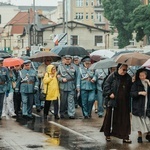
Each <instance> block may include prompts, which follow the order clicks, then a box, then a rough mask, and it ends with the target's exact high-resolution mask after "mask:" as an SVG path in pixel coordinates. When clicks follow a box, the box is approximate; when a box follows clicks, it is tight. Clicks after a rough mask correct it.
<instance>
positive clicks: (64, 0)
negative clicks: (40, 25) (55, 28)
mask: <svg viewBox="0 0 150 150" xmlns="http://www.w3.org/2000/svg"><path fill="white" fill-rule="evenodd" d="M65 3H66V0H63V33H65Z"/></svg>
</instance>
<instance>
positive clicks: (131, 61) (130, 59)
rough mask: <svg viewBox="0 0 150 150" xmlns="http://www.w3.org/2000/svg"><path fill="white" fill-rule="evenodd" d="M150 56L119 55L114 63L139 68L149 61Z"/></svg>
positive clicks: (136, 54) (140, 54) (135, 54)
mask: <svg viewBox="0 0 150 150" xmlns="http://www.w3.org/2000/svg"><path fill="white" fill-rule="evenodd" d="M149 58H150V56H148V55H145V54H142V53H137V52H133V53H127V54H121V55H119V56H118V57H117V58H116V59H115V62H117V63H122V64H127V65H129V66H141V65H143V64H144V63H145V62H146V61H147V59H149Z"/></svg>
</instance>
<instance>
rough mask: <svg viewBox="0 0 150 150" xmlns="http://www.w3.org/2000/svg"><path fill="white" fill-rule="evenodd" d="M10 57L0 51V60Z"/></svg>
mask: <svg viewBox="0 0 150 150" xmlns="http://www.w3.org/2000/svg"><path fill="white" fill-rule="evenodd" d="M9 57H11V55H10V54H9V53H7V52H5V51H0V58H9Z"/></svg>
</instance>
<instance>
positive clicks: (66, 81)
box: [57, 55, 77, 119]
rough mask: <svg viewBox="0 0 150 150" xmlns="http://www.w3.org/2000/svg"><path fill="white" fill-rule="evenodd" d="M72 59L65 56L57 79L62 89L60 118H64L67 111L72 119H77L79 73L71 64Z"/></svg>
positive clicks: (59, 67)
mask: <svg viewBox="0 0 150 150" xmlns="http://www.w3.org/2000/svg"><path fill="white" fill-rule="evenodd" d="M71 61H72V57H71V56H70V55H65V56H64V57H63V62H62V63H61V64H60V65H59V66H58V73H57V78H58V81H59V88H60V117H61V118H64V117H65V113H66V111H67V112H68V116H69V118H70V119H75V103H74V96H75V89H76V86H75V85H76V84H75V82H76V76H77V71H76V67H75V65H74V64H72V63H71Z"/></svg>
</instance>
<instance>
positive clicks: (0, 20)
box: [0, 15, 2, 24]
mask: <svg viewBox="0 0 150 150" xmlns="http://www.w3.org/2000/svg"><path fill="white" fill-rule="evenodd" d="M1 23H2V16H1V15H0V24H1Z"/></svg>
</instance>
